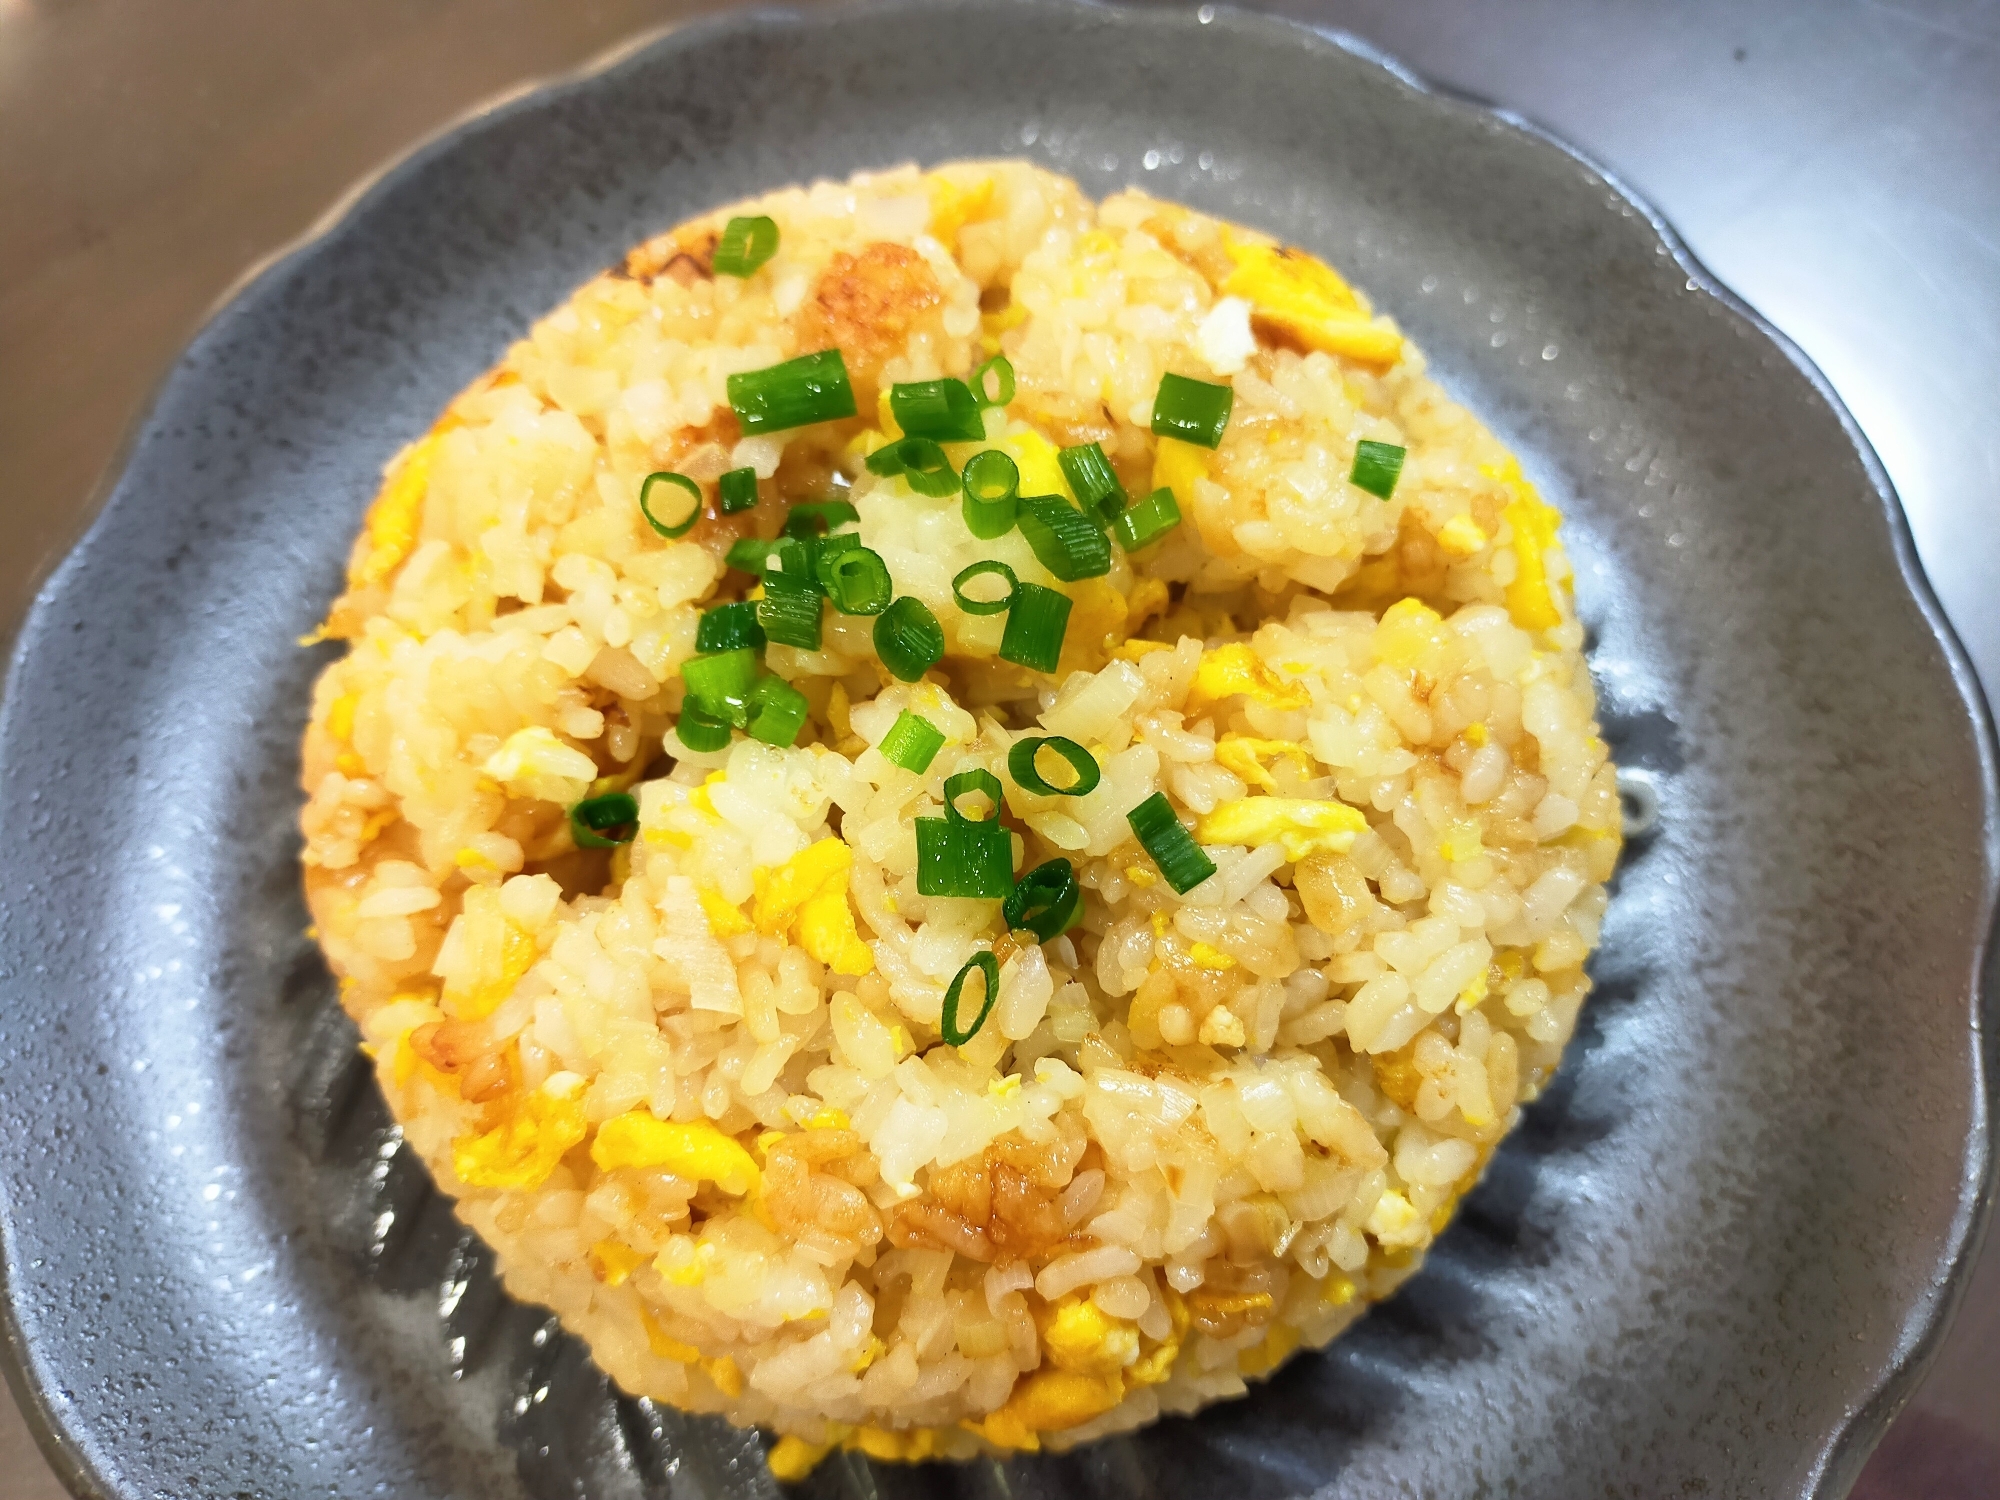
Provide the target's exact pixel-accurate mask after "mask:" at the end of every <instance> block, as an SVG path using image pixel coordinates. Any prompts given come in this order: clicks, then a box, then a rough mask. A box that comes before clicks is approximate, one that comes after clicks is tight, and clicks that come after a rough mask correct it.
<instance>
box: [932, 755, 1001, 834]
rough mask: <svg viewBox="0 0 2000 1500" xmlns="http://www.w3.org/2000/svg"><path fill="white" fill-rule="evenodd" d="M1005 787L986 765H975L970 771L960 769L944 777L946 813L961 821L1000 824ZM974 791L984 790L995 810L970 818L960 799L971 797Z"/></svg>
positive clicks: (948, 816) (949, 816)
mask: <svg viewBox="0 0 2000 1500" xmlns="http://www.w3.org/2000/svg"><path fill="white" fill-rule="evenodd" d="M1002 790H1003V788H1002V787H1001V785H1000V778H999V777H998V776H995V775H994V774H993V773H992V772H991V771H989V770H987V769H986V768H985V767H984V766H974V767H973V768H972V769H971V770H970V771H958V772H955V773H954V774H952V775H950V776H947V777H945V779H944V814H945V816H946V817H947V818H952V819H955V820H956V821H958V822H960V823H971V824H986V823H991V824H993V825H994V826H996V827H997V826H998V825H999V820H1000V795H1001V792H1002ZM974 792H984V793H985V794H986V800H987V801H988V802H990V803H992V804H993V812H992V814H991V815H990V816H988V817H984V818H968V817H967V816H966V815H965V814H964V813H963V812H961V811H960V810H959V806H958V799H959V798H960V797H970V796H971V795H972V794H973V793H974Z"/></svg>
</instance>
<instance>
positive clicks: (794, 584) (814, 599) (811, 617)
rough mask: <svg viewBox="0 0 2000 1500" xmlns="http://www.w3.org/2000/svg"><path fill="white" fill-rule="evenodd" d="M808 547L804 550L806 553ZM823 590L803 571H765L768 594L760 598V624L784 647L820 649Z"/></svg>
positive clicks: (771, 637) (758, 602) (758, 613)
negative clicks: (821, 591)
mask: <svg viewBox="0 0 2000 1500" xmlns="http://www.w3.org/2000/svg"><path fill="white" fill-rule="evenodd" d="M803 550H804V549H801V553H803ZM819 606H820V593H819V589H818V587H817V586H815V585H814V583H813V581H812V578H811V577H810V576H809V575H807V574H805V573H804V572H803V571H799V572H783V573H780V572H776V571H774V570H772V569H768V568H767V569H766V570H765V572H764V597H763V598H762V599H759V600H758V601H757V623H758V624H759V625H761V626H763V627H764V634H765V635H766V636H767V637H769V638H770V639H771V640H773V641H775V642H777V643H778V644H779V645H781V646H797V647H799V648H800V649H801V650H804V651H817V650H819V640H820V608H819Z"/></svg>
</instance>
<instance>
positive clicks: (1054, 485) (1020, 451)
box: [987, 427, 1076, 502]
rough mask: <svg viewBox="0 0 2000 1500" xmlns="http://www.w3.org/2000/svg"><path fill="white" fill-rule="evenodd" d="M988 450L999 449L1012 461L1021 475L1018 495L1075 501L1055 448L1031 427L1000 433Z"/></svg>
mask: <svg viewBox="0 0 2000 1500" xmlns="http://www.w3.org/2000/svg"><path fill="white" fill-rule="evenodd" d="M987 446H988V447H991V448H998V449H1000V450H1001V451H1002V452H1004V453H1005V454H1006V455H1007V456H1008V457H1009V458H1011V459H1013V460H1014V467H1015V468H1017V469H1019V470H1020V471H1021V488H1020V493H1021V494H1023V495H1061V496H1062V497H1063V498H1064V499H1066V500H1069V501H1071V502H1074V501H1075V499H1076V496H1074V495H1072V494H1071V493H1070V489H1069V481H1068V480H1067V479H1065V478H1063V471H1062V464H1061V462H1060V461H1059V460H1058V459H1057V456H1056V445H1055V444H1054V443H1052V442H1050V441H1049V440H1048V439H1047V438H1045V437H1043V436H1042V435H1041V434H1040V433H1039V432H1036V431H1035V430H1034V429H1033V428H1032V427H1023V428H1021V429H1020V430H1018V431H1016V432H1008V433H1003V434H1002V435H1001V436H1000V437H998V438H996V439H994V440H993V441H992V442H991V443H989V444H987Z"/></svg>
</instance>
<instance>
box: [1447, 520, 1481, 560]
mask: <svg viewBox="0 0 2000 1500" xmlns="http://www.w3.org/2000/svg"><path fill="white" fill-rule="evenodd" d="M1437 538H1438V545H1439V546H1440V547H1442V548H1444V550H1445V553H1446V555H1447V556H1450V557H1457V558H1466V557H1472V556H1474V555H1475V554H1476V553H1478V552H1479V551H1480V549H1482V548H1483V547H1485V545H1486V544H1487V542H1488V541H1490V540H1491V538H1490V537H1488V536H1487V535H1486V533H1485V531H1484V530H1482V529H1481V528H1480V525H1479V523H1478V522H1477V521H1475V520H1473V519H1472V517H1470V516H1453V517H1452V518H1451V519H1450V520H1449V521H1447V522H1445V523H1444V525H1442V526H1440V527H1439V528H1438V534H1437Z"/></svg>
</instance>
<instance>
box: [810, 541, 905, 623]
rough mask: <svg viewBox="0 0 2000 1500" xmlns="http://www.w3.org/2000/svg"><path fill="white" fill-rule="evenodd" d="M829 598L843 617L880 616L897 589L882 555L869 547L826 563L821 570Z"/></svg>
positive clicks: (851, 550)
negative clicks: (890, 579)
mask: <svg viewBox="0 0 2000 1500" xmlns="http://www.w3.org/2000/svg"><path fill="white" fill-rule="evenodd" d="M820 572H821V576H822V577H823V578H824V579H825V581H826V593H827V597H828V598H829V599H831V600H833V607H834V608H835V609H837V610H839V611H840V612H841V613H842V614H844V615H879V614H881V613H882V611H883V610H885V609H887V608H888V607H889V600H890V599H891V598H892V597H893V596H894V594H895V586H894V585H893V584H892V583H891V582H890V581H889V565H888V564H887V563H885V562H884V561H882V554H881V553H879V552H874V551H871V550H869V549H868V548H866V547H849V548H847V549H846V550H844V551H841V552H836V553H834V554H833V556H832V557H831V558H829V559H826V560H825V561H824V563H823V565H822V567H821V569H820Z"/></svg>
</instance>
